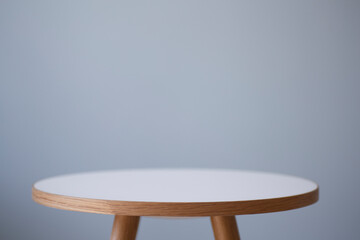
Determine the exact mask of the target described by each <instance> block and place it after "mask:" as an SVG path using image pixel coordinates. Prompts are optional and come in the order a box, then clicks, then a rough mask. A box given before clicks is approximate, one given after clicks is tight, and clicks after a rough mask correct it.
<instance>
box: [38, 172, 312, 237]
mask: <svg viewBox="0 0 360 240" xmlns="http://www.w3.org/2000/svg"><path fill="white" fill-rule="evenodd" d="M318 195H319V188H318V185H317V184H316V183H314V182H312V181H310V180H307V179H303V178H299V177H294V176H289V175H283V174H274V173H266V172H255V171H239V170H215V169H213V170H211V169H132V170H117V171H99V172H88V173H78V174H70V175H63V176H57V177H52V178H48V179H44V180H41V181H38V182H36V183H35V184H34V185H33V189H32V197H33V199H34V201H35V202H37V203H39V204H42V205H45V206H48V207H53V208H58V209H64V210H72V211H80V212H91V213H101V214H112V215H115V218H114V224H113V230H112V234H111V240H120V239H121V240H125V239H126V240H128V239H129V240H130V239H135V238H136V232H137V228H138V225H139V220H140V217H141V216H160V217H210V218H211V223H212V228H213V231H214V236H215V239H216V240H230V239H234V240H236V239H240V236H239V233H238V229H237V224H236V219H235V215H242V214H256V213H268V212H277V211H285V210H290V209H295V208H300V207H305V206H308V205H310V204H313V203H315V202H316V201H317V200H318Z"/></svg>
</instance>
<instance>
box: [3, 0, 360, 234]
mask: <svg viewBox="0 0 360 240" xmlns="http://www.w3.org/2000/svg"><path fill="white" fill-rule="evenodd" d="M359 24H360V2H359V1H342V0H339V1H322V0H321V1H274V0H272V1H261V2H258V1H247V2H245V1H220V0H217V1H213V0H210V1H209V0H206V1H205V0H200V1H194V0H191V1H184V0H181V1H179V0H177V1H165V0H164V1H122V0H116V1H115V0H95V1H85V0H84V1H82V0H71V1H70V0H62V1H59V0H46V1H45V0H43V1H40V0H30V1H29V0H1V1H0V160H1V162H0V192H1V194H0V239H4V240H5V239H6V240H12V239H52V240H58V239H108V237H109V234H110V230H111V224H112V216H107V215H97V214H88V213H76V212H69V211H62V210H56V209H51V208H46V207H43V206H40V205H37V204H35V203H33V202H32V200H31V185H32V183H33V182H34V181H36V180H38V179H41V178H45V177H49V176H53V175H58V174H64V173H73V172H79V171H90V170H98V169H115V168H119V169H122V168H135V167H141V168H150V167H206V168H234V169H251V170H262V171H273V172H280V173H288V174H293V175H298V176H303V177H307V178H310V179H313V180H315V181H317V182H318V183H319V184H320V186H321V196H320V197H321V200H320V202H319V203H318V204H315V205H313V206H310V207H307V208H304V209H298V210H293V211H288V212H282V213H272V214H260V215H251V216H239V217H238V218H237V219H238V224H239V228H240V231H241V234H242V237H243V239H252V240H256V239H259V240H260V239H292V240H300V239H301V240H302V239H360V230H359V227H358V225H359V223H360V208H359V205H358V204H359V198H360V188H359V185H358V184H359V182H360V177H359V169H360V159H359V157H360V126H359V123H360V110H359V109H360V108H359V103H360V94H359V90H360V79H359V77H360V27H359ZM211 238H212V232H211V229H210V223H209V220H208V219H207V218H199V219H190V220H168V219H152V218H144V219H143V221H142V223H141V227H140V232H139V239H211Z"/></svg>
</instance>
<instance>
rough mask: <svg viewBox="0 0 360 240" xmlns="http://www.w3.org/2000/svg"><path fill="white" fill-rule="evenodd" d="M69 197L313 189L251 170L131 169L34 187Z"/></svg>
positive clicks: (163, 197)
mask: <svg viewBox="0 0 360 240" xmlns="http://www.w3.org/2000/svg"><path fill="white" fill-rule="evenodd" d="M34 188H36V189H37V190H40V191H43V192H46V193H51V194H58V195H63V196H69V197H78V198H87V199H101V200H116V201H135V202H224V201H248V200H260V199H272V198H281V197H288V196H294V195H300V194H304V193H308V192H311V191H314V190H315V189H316V188H317V184H316V183H314V182H312V181H310V180H307V179H303V178H299V177H294V176H289V175H283V174H274V173H266V172H255V171H239V170H215V169H214V170H210V169H134V170H117V171H99V172H87V173H78V174H70V175H63V176H58V177H52V178H48V179H44V180H41V181H39V182H36V183H35V184H34Z"/></svg>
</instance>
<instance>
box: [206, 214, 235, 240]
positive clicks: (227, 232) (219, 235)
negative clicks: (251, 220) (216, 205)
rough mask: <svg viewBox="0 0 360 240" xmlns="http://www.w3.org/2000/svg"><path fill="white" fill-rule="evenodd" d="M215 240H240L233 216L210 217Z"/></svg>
mask: <svg viewBox="0 0 360 240" xmlns="http://www.w3.org/2000/svg"><path fill="white" fill-rule="evenodd" d="M211 225H212V228H213V231H214V236H215V240H240V235H239V230H238V227H237V224H236V218H235V216H212V217H211Z"/></svg>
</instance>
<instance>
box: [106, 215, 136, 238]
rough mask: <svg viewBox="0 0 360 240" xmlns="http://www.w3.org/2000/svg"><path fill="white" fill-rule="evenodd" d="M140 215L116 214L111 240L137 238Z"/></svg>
mask: <svg viewBox="0 0 360 240" xmlns="http://www.w3.org/2000/svg"><path fill="white" fill-rule="evenodd" d="M139 221H140V217H136V216H119V215H115V218H114V225H113V229H112V232H111V238H110V240H135V238H136V233H137V229H138V226H139Z"/></svg>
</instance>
